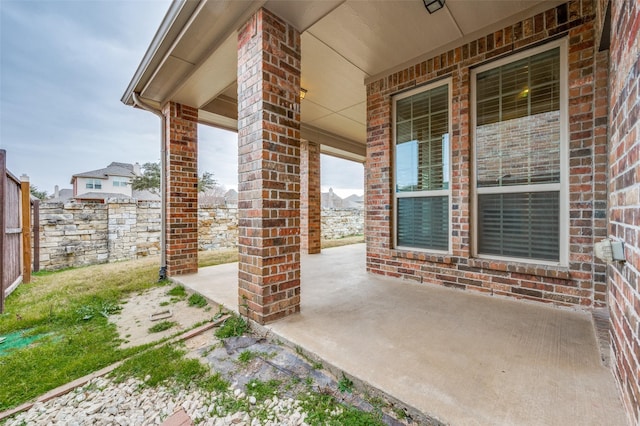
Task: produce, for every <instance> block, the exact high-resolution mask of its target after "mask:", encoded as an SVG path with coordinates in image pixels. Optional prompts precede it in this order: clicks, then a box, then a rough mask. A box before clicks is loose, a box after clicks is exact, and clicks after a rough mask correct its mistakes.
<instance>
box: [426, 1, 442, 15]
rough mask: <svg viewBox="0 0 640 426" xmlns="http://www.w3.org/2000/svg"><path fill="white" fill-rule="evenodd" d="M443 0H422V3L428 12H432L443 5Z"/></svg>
mask: <svg viewBox="0 0 640 426" xmlns="http://www.w3.org/2000/svg"><path fill="white" fill-rule="evenodd" d="M444 2H445V0H422V3H424V7H425V8H426V9H427V12H429V14H432V13H434V12H436V11H438V10H440V9H442V8H443V7H444Z"/></svg>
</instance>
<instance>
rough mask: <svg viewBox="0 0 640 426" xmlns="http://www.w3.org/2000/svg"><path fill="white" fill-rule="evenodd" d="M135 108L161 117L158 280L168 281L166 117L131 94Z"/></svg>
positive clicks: (135, 94)
mask: <svg viewBox="0 0 640 426" xmlns="http://www.w3.org/2000/svg"><path fill="white" fill-rule="evenodd" d="M131 95H132V98H133V103H134V106H138V107H140V108H142V109H144V110H146V111H149V112H152V113H154V114H155V115H157V116H158V117H160V127H161V129H160V139H161V140H160V144H161V145H160V271H159V273H158V280H159V281H162V280H165V279H167V251H166V248H167V235H166V234H167V232H166V231H167V222H166V217H167V203H166V201H167V195H166V188H167V183H166V179H165V176H166V170H167V169H166V167H167V150H166V146H167V126H166V117H165V116H164V114H163V113H162V111H161V110H158V109H155V108H153V107H152V106H150V105H148V104H146V103H144V102H143V101H142V100H141V99H140V98H139V97H138V94H137V93H136V92H131Z"/></svg>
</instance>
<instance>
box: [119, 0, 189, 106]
mask: <svg viewBox="0 0 640 426" xmlns="http://www.w3.org/2000/svg"><path fill="white" fill-rule="evenodd" d="M199 3H200V1H199V0H174V1H173V2H172V3H171V5H170V6H169V10H168V11H167V13H166V15H165V16H164V18H163V20H162V23H161V24H160V27H159V28H158V30H157V31H156V34H155V35H154V36H153V39H152V41H151V44H150V45H149V47H148V48H147V51H146V52H145V54H144V56H143V57H142V61H141V62H140V65H138V68H137V69H136V72H135V73H134V74H133V78H132V79H131V81H130V82H129V85H128V86H127V89H126V90H125V92H124V94H123V95H122V97H121V98H120V101H121V102H122V103H124V104H126V105H133V99H132V93H133V91H134V90H135V88H136V86H138V84H139V83H140V82H141V80H142V79H143V77H144V76H145V74H147V73H149V72H150V71H151V70H150V68H153V67H152V62H154V60H155V61H159V60H160V59H161V58H162V57H164V54H165V53H166V52H167V51H168V50H169V48H170V47H171V45H172V44H173V43H172V40H168V37H169V35H170V32H171V30H172V29H173V30H175V28H174V24H175V23H176V22H178V21H182V20H184V21H185V22H186V21H187V20H188V19H189V17H190V16H191V13H192V12H193V11H194V10H195V9H197V7H198V5H199Z"/></svg>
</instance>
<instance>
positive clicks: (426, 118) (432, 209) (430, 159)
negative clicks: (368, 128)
mask: <svg viewBox="0 0 640 426" xmlns="http://www.w3.org/2000/svg"><path fill="white" fill-rule="evenodd" d="M394 101H395V156H394V159H395V168H394V170H395V195H396V209H395V210H396V234H395V236H396V246H398V247H406V248H418V249H426V250H437V251H448V250H449V180H450V178H449V175H450V170H449V164H450V163H449V161H450V160H449V85H448V84H444V85H442V84H441V85H440V86H437V87H431V88H425V89H419V91H412V92H410V93H408V94H403V95H401V96H398V97H397V98H396V99H395V100H394Z"/></svg>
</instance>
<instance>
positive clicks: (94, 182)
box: [85, 179, 102, 190]
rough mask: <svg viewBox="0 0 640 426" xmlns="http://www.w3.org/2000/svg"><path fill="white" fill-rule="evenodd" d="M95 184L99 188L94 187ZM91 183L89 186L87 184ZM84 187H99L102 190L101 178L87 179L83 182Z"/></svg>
mask: <svg viewBox="0 0 640 426" xmlns="http://www.w3.org/2000/svg"><path fill="white" fill-rule="evenodd" d="M96 184H98V185H100V187H99V188H96ZM89 185H91V186H89ZM85 189H100V190H102V180H101V179H87V182H86V183H85Z"/></svg>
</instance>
